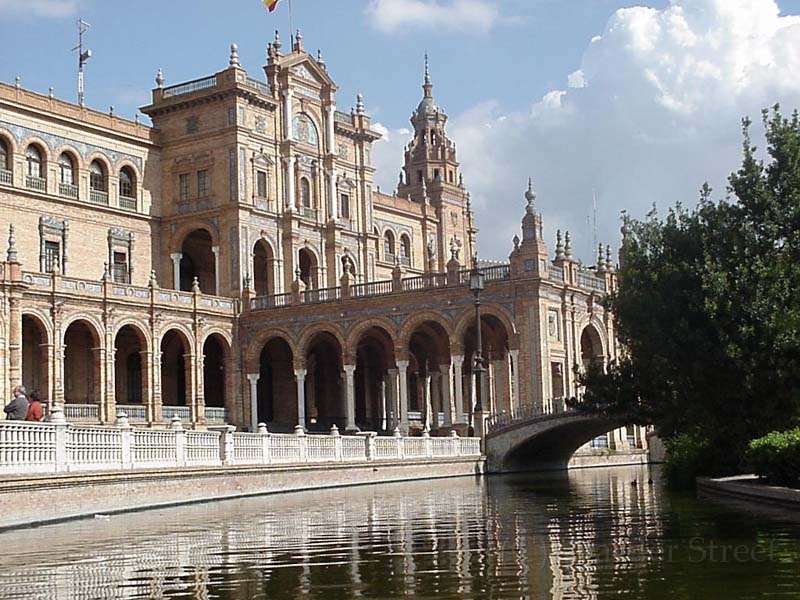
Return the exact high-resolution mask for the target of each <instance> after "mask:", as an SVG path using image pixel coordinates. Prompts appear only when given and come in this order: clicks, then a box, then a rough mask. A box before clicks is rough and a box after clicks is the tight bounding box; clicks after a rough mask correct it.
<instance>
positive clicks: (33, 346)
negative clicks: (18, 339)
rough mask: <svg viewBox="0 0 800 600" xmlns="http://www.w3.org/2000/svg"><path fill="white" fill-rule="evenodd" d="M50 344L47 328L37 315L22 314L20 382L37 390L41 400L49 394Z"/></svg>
mask: <svg viewBox="0 0 800 600" xmlns="http://www.w3.org/2000/svg"><path fill="white" fill-rule="evenodd" d="M49 373H50V346H49V344H48V343H47V330H46V329H45V327H44V324H43V323H42V322H41V321H40V320H39V318H38V317H35V316H33V315H22V384H23V385H24V386H25V389H27V390H28V392H32V391H37V392H39V397H40V398H41V399H42V400H49V399H50V398H49V396H50V377H49Z"/></svg>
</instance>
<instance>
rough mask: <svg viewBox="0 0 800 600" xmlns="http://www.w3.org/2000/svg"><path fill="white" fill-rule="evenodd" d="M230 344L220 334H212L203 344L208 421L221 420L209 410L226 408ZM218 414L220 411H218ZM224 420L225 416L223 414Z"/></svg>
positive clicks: (204, 386)
mask: <svg viewBox="0 0 800 600" xmlns="http://www.w3.org/2000/svg"><path fill="white" fill-rule="evenodd" d="M227 351H228V344H227V343H226V342H225V340H224V339H223V338H222V336H220V335H219V334H216V333H214V334H211V335H210V336H208V338H207V339H206V341H205V343H204V344H203V398H204V400H205V407H206V419H207V420H219V418H218V417H217V416H216V415H214V412H215V411H209V410H208V409H209V408H212V409H214V408H216V409H224V408H225V386H226V381H227V379H226V377H227V373H226V371H225V363H226V357H227V354H228V352H227ZM216 412H218V411H216ZM223 419H224V414H223Z"/></svg>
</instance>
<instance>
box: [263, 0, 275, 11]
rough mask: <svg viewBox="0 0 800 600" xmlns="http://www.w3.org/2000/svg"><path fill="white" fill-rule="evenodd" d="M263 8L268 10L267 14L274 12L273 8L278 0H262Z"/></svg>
mask: <svg viewBox="0 0 800 600" xmlns="http://www.w3.org/2000/svg"><path fill="white" fill-rule="evenodd" d="M263 2H264V6H266V7H267V8H268V9H269V12H272V11H273V10H275V7H276V6H278V2H279V0H263Z"/></svg>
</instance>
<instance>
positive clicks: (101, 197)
mask: <svg viewBox="0 0 800 600" xmlns="http://www.w3.org/2000/svg"><path fill="white" fill-rule="evenodd" d="M89 202H91V203H92V204H104V205H106V206H108V192H103V191H101V190H89Z"/></svg>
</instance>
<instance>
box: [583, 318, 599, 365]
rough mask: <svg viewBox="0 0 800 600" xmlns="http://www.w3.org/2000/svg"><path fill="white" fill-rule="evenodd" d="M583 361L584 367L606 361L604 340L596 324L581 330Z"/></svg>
mask: <svg viewBox="0 0 800 600" xmlns="http://www.w3.org/2000/svg"><path fill="white" fill-rule="evenodd" d="M581 363H582V365H583V368H584V369H588V368H589V366H591V365H603V364H604V363H605V356H604V354H603V342H602V340H601V339H600V334H599V333H598V332H597V329H595V327H594V325H588V326H586V327H585V328H584V329H583V331H582V332H581Z"/></svg>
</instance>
